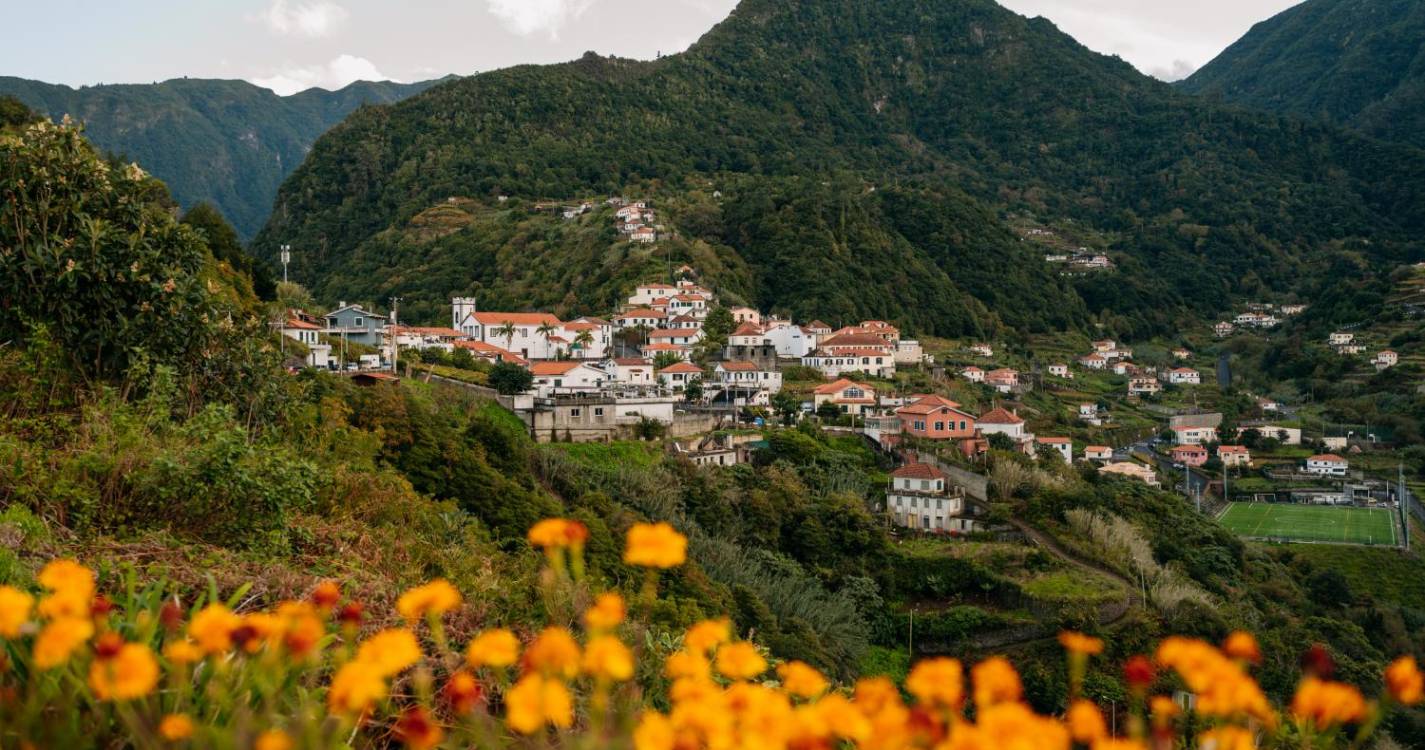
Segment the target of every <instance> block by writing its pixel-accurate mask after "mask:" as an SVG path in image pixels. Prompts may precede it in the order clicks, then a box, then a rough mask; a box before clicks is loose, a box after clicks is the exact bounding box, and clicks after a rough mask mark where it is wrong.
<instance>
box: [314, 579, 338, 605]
mask: <svg viewBox="0 0 1425 750" xmlns="http://www.w3.org/2000/svg"><path fill="white" fill-rule="evenodd" d="M340 601H341V587H340V586H338V585H337V584H336V581H322V582H321V583H319V584H317V586H316V588H314V589H312V604H314V605H316V606H317V607H320V608H322V609H324V610H328V611H330V610H331V609H332V608H333V607H335V606H336V605H337V603H338V602H340Z"/></svg>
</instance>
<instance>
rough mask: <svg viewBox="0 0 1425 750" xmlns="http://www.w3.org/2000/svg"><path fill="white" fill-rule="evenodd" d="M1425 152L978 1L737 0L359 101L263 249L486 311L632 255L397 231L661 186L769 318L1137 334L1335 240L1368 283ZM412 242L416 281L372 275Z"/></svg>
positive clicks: (299, 180)
mask: <svg viewBox="0 0 1425 750" xmlns="http://www.w3.org/2000/svg"><path fill="white" fill-rule="evenodd" d="M495 102H499V104H498V105H496V104H495ZM1422 168H1425V154H1422V153H1420V152H1417V151H1413V150H1408V149H1404V148H1400V147H1394V146H1389V145H1385V144H1379V143H1375V142H1371V141H1368V140H1366V139H1363V138H1360V137H1358V136H1354V135H1351V134H1347V133H1343V132H1340V131H1337V130H1333V129H1331V128H1329V127H1325V126H1319V125H1311V124H1304V123H1301V122H1299V121H1290V120H1284V119H1280V118H1277V117H1273V116H1268V115H1259V114H1252V113H1248V112H1244V111H1240V110H1237V109H1228V108H1224V107H1221V106H1219V105H1215V104H1212V103H1209V102H1206V101H1204V100H1201V99H1197V98H1193V97H1188V96H1185V95H1182V94H1180V93H1177V92H1175V91H1174V90H1173V89H1172V88H1171V87H1169V86H1166V85H1164V84H1161V83H1158V82H1155V81H1153V80H1151V79H1148V78H1146V77H1144V76H1142V75H1139V74H1138V73H1137V72H1135V71H1134V70H1133V69H1132V68H1131V67H1130V66H1128V65H1127V64H1125V63H1123V62H1121V61H1117V60H1112V59H1109V58H1105V57H1102V56H1099V55H1096V54H1093V53H1091V52H1089V51H1088V50H1086V49H1084V48H1083V47H1081V46H1080V45H1078V44H1077V43H1075V42H1074V41H1073V40H1072V39H1070V38H1069V37H1068V36H1066V35H1064V34H1062V33H1060V32H1059V31H1058V30H1056V29H1055V28H1054V27H1053V26H1052V25H1051V24H1049V23H1048V22H1046V21H1043V20H1028V19H1025V18H1022V17H1020V16H1018V15H1016V14H1013V13H1011V12H1009V11H1006V10H1004V9H1003V8H1000V7H999V6H997V5H995V4H994V3H992V2H990V1H989V0H956V1H955V2H945V3H927V2H918V1H916V0H896V1H895V2H884V3H872V4H867V3H855V2H850V0H799V1H797V2H778V3H774V2H767V1H766V0H747V1H746V2H744V3H743V4H742V5H741V6H740V7H739V8H738V9H737V10H736V11H734V13H733V14H732V16H731V17H730V18H729V19H728V20H726V21H725V22H723V23H722V24H720V25H719V26H717V27H716V28H715V29H713V30H712V31H711V32H710V33H709V34H707V35H706V36H705V37H704V38H703V39H702V40H701V41H699V42H698V43H697V44H696V45H694V46H693V48H692V49H691V50H689V51H688V52H687V53H685V54H681V55H677V56H672V57H667V58H663V59H661V60H658V61H656V62H649V63H640V62H631V61H627V60H619V59H603V58H599V57H596V56H586V57H585V58H584V59H581V60H579V61H577V62H574V63H569V64H566V65H558V66H545V67H533V66H526V67H519V68H514V69H510V70H504V71H497V72H493V73H487V74H483V75H479V76H475V77H472V78H469V79H465V80H462V81H458V82H454V83H452V84H450V85H446V86H442V87H439V88H438V89H434V90H432V91H429V92H426V93H425V94H423V95H420V96H417V97H413V98H411V99H408V100H406V101H404V102H401V103H399V104H396V105H393V106H390V107H373V108H367V109H364V110H362V111H361V112H359V113H356V114H355V115H354V116H353V117H351V118H349V119H348V121H347V122H345V123H343V125H342V126H340V127H338V128H336V129H334V130H333V131H332V132H330V133H329V134H328V135H327V136H325V137H323V138H322V139H320V140H319V141H318V143H317V145H316V146H315V148H314V150H313V153H312V155H311V157H310V158H309V159H308V161H307V162H306V163H305V164H304V165H303V166H302V167H301V168H300V169H299V170H298V171H297V172H296V173H294V175H293V176H292V178H291V179H289V180H288V182H287V183H286V185H285V186H284V188H283V190H282V191H281V193H280V195H279V199H278V208H277V212H276V214H275V216H274V217H273V220H272V221H271V223H270V224H269V225H268V227H267V228H266V229H265V230H264V232H263V233H262V234H261V235H260V236H259V238H258V240H257V242H256V247H255V251H256V254H257V255H258V256H259V257H262V258H267V259H270V258H272V257H274V255H275V250H276V247H277V245H278V244H279V243H282V242H291V243H295V244H297V245H298V246H300V247H302V248H304V249H306V248H310V249H311V250H310V251H308V252H305V253H304V254H303V256H302V259H301V264H300V265H299V266H298V267H297V269H296V273H298V275H299V277H300V278H302V280H303V281H304V282H306V283H308V284H309V285H311V286H312V287H313V288H314V290H315V291H316V292H317V293H318V294H319V295H326V294H327V293H328V292H333V291H335V290H337V289H340V290H342V292H343V294H344V295H345V296H346V297H347V298H352V297H357V296H360V297H362V298H366V299H371V298H375V297H377V296H379V295H380V294H383V293H384V292H385V290H386V289H388V288H395V286H396V285H409V286H421V287H424V288H428V289H429V288H434V289H433V290H432V292H431V294H434V293H436V290H439V293H441V294H442V295H447V294H449V293H454V292H460V291H468V290H488V294H490V295H491V296H492V297H494V298H496V299H500V300H504V299H508V298H509V297H511V296H515V295H507V294H506V293H505V291H504V290H505V289H507V288H508V287H507V284H508V283H510V282H509V281H508V278H507V277H508V276H510V269H511V267H516V268H518V269H519V270H521V271H523V273H516V274H515V275H516V276H517V277H518V280H517V281H516V282H515V283H516V284H518V285H519V286H518V287H517V288H528V287H529V286H530V284H529V280H533V279H537V280H538V281H539V282H540V284H539V285H541V286H545V287H548V288H549V289H550V291H549V292H548V293H549V294H565V293H568V294H571V295H572V296H573V297H574V298H575V299H582V298H583V297H585V296H589V297H591V301H590V302H589V303H588V304H590V305H593V304H596V303H597V302H602V301H603V299H604V298H606V297H607V295H606V294H603V293H602V291H601V290H602V287H600V286H596V285H591V284H581V283H579V280H578V279H569V278H566V277H567V276H568V275H570V274H573V273H576V272H577V273H583V274H584V275H585V276H586V277H591V278H592V279H597V280H600V281H602V280H605V279H608V278H610V277H619V276H622V277H627V276H634V275H643V274H646V273H647V271H646V270H641V269H643V265H642V264H643V263H644V260H645V258H643V257H642V256H640V255H639V254H637V253H633V252H632V251H628V253H627V254H628V255H629V256H630V259H629V260H625V258H624V257H623V256H624V254H625V248H624V247H623V246H622V244H621V243H619V242H617V239H616V237H615V236H614V235H613V234H612V232H611V230H610V231H608V232H606V233H605V234H604V235H603V236H600V237H590V238H588V242H587V244H582V243H581V244H579V247H580V248H586V249H578V250H572V251H570V254H569V256H568V258H569V262H567V263H566V262H558V263H539V264H525V265H521V264H519V263H518V261H514V260H504V259H502V258H501V257H500V256H501V255H502V254H503V256H504V257H505V258H508V257H515V258H518V257H519V256H520V255H521V254H522V253H523V252H525V249H526V247H534V248H535V249H536V252H540V253H542V254H543V256H544V257H559V255H558V253H559V251H558V250H557V249H554V244H555V243H556V242H557V240H558V238H559V237H560V235H559V234H558V233H557V230H555V229H553V228H552V227H550V226H548V225H547V224H539V225H536V226H534V227H530V229H531V230H532V234H531V236H527V237H524V238H514V237H512V236H511V235H510V233H509V232H505V233H503V234H502V237H505V238H506V240H491V239H487V238H485V237H483V236H480V235H482V234H483V230H484V229H485V225H484V224H481V223H477V224H475V225H472V226H469V227H468V228H467V227H465V226H464V225H463V224H461V223H459V222H457V223H456V224H455V225H454V226H452V227H448V228H447V230H448V232H449V233H448V235H446V236H445V237H444V238H443V239H440V240H436V241H435V242H432V243H430V244H421V243H419V242H415V241H413V240H412V239H411V237H410V235H411V232H412V231H413V229H416V228H419V227H420V226H423V225H425V223H426V222H427V221H428V220H429V219H430V218H431V215H430V214H429V213H427V212H429V211H432V210H437V209H440V208H441V207H443V206H445V205H458V204H461V203H462V202H463V201H467V200H468V201H471V202H473V203H474V204H476V205H483V206H493V205H505V206H507V207H508V206H509V205H510V204H512V203H513V202H514V200H515V199H524V200H533V199H539V198H555V199H564V200H576V199H584V198H598V197H601V196H605V195H608V194H618V193H628V194H630V195H637V196H645V197H649V198H652V199H653V200H654V201H655V203H657V204H660V205H663V204H666V205H667V206H668V210H667V211H666V212H665V214H664V218H666V219H667V221H668V223H669V226H670V229H672V230H673V231H676V232H677V233H679V234H680V235H681V237H682V239H683V241H685V242H687V243H692V244H696V243H699V242H705V243H708V245H709V246H710V249H709V250H707V251H704V253H703V254H704V256H711V255H716V256H717V257H720V258H722V259H723V262H722V264H721V265H722V266H723V267H725V268H726V269H727V272H726V273H722V272H720V269H714V270H715V271H718V272H716V273H713V272H710V274H709V275H711V276H713V278H712V283H714V284H716V285H719V286H727V287H731V288H733V289H736V290H738V291H740V292H741V293H742V294H744V295H745V296H746V297H747V298H748V299H749V300H750V301H752V302H754V303H757V304H759V305H762V306H768V307H770V306H778V305H780V306H784V307H786V308H788V309H792V310H795V311H797V312H799V313H801V314H805V315H815V316H819V317H826V318H831V317H838V316H842V315H851V314H861V313H869V312H872V311H875V312H879V313H880V314H881V315H884V316H886V317H891V318H897V319H903V320H906V321H909V322H913V323H914V325H913V326H911V325H910V323H908V324H907V326H908V327H913V328H915V329H917V330H924V331H928V332H932V333H946V334H956V333H967V334H968V333H975V332H976V331H977V330H979V329H981V328H984V327H991V326H993V325H994V324H995V317H996V316H997V317H998V319H999V320H1000V321H1007V320H1013V322H1014V324H1015V325H1018V326H1022V327H1029V328H1033V327H1042V328H1050V327H1057V326H1071V325H1079V324H1082V322H1083V321H1084V320H1085V317H1086V315H1099V316H1101V317H1102V318H1103V319H1104V320H1106V321H1108V322H1110V323H1111V325H1112V327H1113V328H1115V329H1118V332H1119V333H1120V335H1130V334H1131V335H1142V334H1147V333H1152V332H1161V331H1167V330H1173V329H1174V328H1176V327H1177V326H1178V325H1179V322H1180V319H1181V317H1182V315H1183V314H1192V313H1194V312H1198V313H1202V314H1208V313H1211V314H1216V313H1217V312H1218V311H1220V310H1221V309H1223V308H1224V307H1226V306H1227V305H1228V304H1229V303H1230V302H1231V301H1232V300H1234V299H1236V298H1239V297H1240V296H1242V295H1245V294H1249V293H1250V294H1259V293H1273V292H1284V291H1286V290H1288V289H1292V288H1295V287H1296V286H1298V284H1299V283H1301V282H1302V280H1303V278H1306V279H1314V278H1320V277H1322V276H1324V273H1325V271H1326V258H1328V257H1329V256H1330V254H1331V253H1332V252H1333V248H1334V247H1335V246H1334V245H1333V244H1332V242H1334V241H1341V240H1349V239H1351V238H1359V239H1361V240H1368V241H1369V243H1370V252H1369V254H1368V256H1367V259H1368V260H1369V261H1370V264H1369V268H1368V269H1367V270H1368V272H1372V273H1374V272H1377V271H1379V270H1380V269H1381V268H1383V267H1387V266H1391V265H1394V264H1395V263H1397V262H1398V261H1399V260H1401V259H1402V258H1408V257H1416V256H1418V255H1419V254H1420V248H1419V246H1418V241H1417V240H1416V239H1415V236H1418V233H1416V234H1415V235H1412V232H1414V231H1415V230H1416V229H1418V228H1419V227H1420V226H1421V225H1422V222H1425V209H1422V206H1425V194H1422V192H1421V190H1422V188H1421V185H1420V183H1419V180H1418V179H1416V175H1417V174H1418V173H1419V172H1420V171H1421V170H1422ZM717 193H720V194H721V196H722V197H721V198H717V197H715V196H716V194H717ZM503 195H508V196H511V198H512V200H511V201H510V202H509V203H506V204H497V203H496V201H495V198H496V197H497V196H503ZM452 198H453V199H454V200H455V203H454V204H451V203H449V200H450V199H452ZM511 210H512V209H511ZM1008 212H1013V213H1014V215H1015V216H1016V217H1020V218H1021V219H1022V220H1024V221H1026V222H1028V223H1029V224H1031V225H1038V226H1049V227H1056V226H1059V225H1060V224H1064V223H1074V224H1076V225H1078V226H1082V227H1086V228H1090V229H1092V230H1093V234H1094V235H1095V236H1096V237H1099V238H1100V241H1101V243H1102V245H1104V246H1106V248H1107V249H1108V250H1109V251H1110V253H1111V254H1112V255H1113V256H1115V257H1116V258H1117V259H1118V260H1119V261H1120V264H1121V265H1120V270H1119V271H1118V272H1116V273H1109V274H1100V275H1095V276H1092V277H1089V278H1087V279H1082V280H1078V281H1075V282H1072V284H1066V283H1065V282H1061V281H1060V280H1059V279H1058V278H1051V277H1053V276H1055V274H1054V273H1053V272H1051V271H1049V270H1048V269H1047V268H1046V267H1045V266H1046V264H1044V263H1043V262H1042V259H1039V258H1037V257H1036V256H1037V254H1038V253H1040V252H1042V251H1039V250H1038V249H1037V246H1036V245H1033V244H1031V243H1021V242H1017V241H1015V240H1013V239H1011V238H1009V237H1008V236H1007V235H1006V234H1005V232H1004V230H1003V229H1001V228H1000V224H1001V217H1002V216H1007V215H1008ZM587 220H588V217H585V218H584V219H581V221H587ZM516 224H522V222H516ZM604 226H607V224H605V225H604ZM600 229H602V228H600ZM466 235H475V236H469V237H467V236H466ZM427 236H428V235H427ZM496 242H499V243H500V244H496ZM721 245H726V246H728V247H730V248H732V250H734V251H735V256H736V257H735V258H733V257H728V256H727V255H726V254H720V253H718V252H716V250H715V248H717V247H718V246H721ZM546 247H547V248H548V249H541V248H546ZM447 249H449V252H447ZM660 250H661V248H660ZM596 252H602V253H604V254H603V255H602V256H595V253H596ZM672 252H673V253H674V254H675V256H676V255H679V254H681V255H683V257H693V253H694V252H695V251H694V250H692V249H688V248H684V247H682V246H679V245H676V244H675V245H674V246H672ZM412 256H413V257H415V258H417V259H421V260H422V261H423V263H422V264H421V265H420V266H419V269H420V273H415V272H411V273H402V274H401V275H400V277H399V278H396V279H393V278H392V274H390V273H387V272H386V271H388V270H389V269H394V268H398V267H399V268H401V269H402V270H403V271H405V270H407V269H408V268H409V267H407V266H405V265H404V260H405V259H406V258H407V257H412ZM593 257H602V260H603V262H602V263H601V264H599V265H597V266H595V265H589V260H590V259H591V258H593ZM454 258H458V259H459V260H458V261H457V260H453V259H454ZM526 266H529V267H532V268H533V269H535V270H532V271H531V270H527V269H526ZM378 269H379V270H380V271H381V272H378ZM576 269H577V271H576ZM809 269H811V270H809ZM978 269H984V270H978ZM569 281H574V282H575V283H574V284H573V285H572V286H569V287H561V286H560V284H561V282H569ZM868 285H869V286H868ZM887 287H890V288H893V289H894V290H895V293H894V294H890V295H887V294H886V293H885V291H883V290H884V289H885V288H887ZM922 288H924V289H925V290H927V291H922ZM828 289H834V290H836V291H837V294H827V293H826V291H827V290H828ZM852 290H855V292H854V293H853V291H852ZM1026 290H1030V291H1029V293H1030V294H1032V295H1033V296H1032V297H1030V298H1029V299H1027V300H1026V299H1021V297H1022V296H1023V295H1024V294H1025V292H1026ZM403 291H404V290H403ZM358 292H359V293H360V294H358ZM591 292H592V293H593V294H589V293H591ZM970 297H975V298H976V299H970ZM931 298H933V300H934V303H933V306H932V309H931V310H925V309H923V308H924V307H925V305H926V303H927V300H929V299H931ZM515 299H516V301H518V300H519V299H521V298H519V297H518V296H515ZM977 300H978V301H977ZM537 301H539V300H535V299H531V300H529V302H530V303H533V302H537ZM981 305H983V307H984V309H986V310H987V311H988V313H990V314H988V315H987V314H985V312H984V310H982V309H981Z"/></svg>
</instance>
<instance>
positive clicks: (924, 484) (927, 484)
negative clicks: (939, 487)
mask: <svg viewBox="0 0 1425 750" xmlns="http://www.w3.org/2000/svg"><path fill="white" fill-rule="evenodd" d="M920 489H922V490H928V489H930V482H929V481H928V480H925V479H922V480H920Z"/></svg>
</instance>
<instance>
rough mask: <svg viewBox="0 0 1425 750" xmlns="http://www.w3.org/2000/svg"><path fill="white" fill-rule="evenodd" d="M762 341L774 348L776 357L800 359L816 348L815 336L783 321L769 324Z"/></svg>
mask: <svg viewBox="0 0 1425 750" xmlns="http://www.w3.org/2000/svg"><path fill="white" fill-rule="evenodd" d="M762 339H763V340H765V341H767V342H768V343H770V344H771V345H772V346H774V347H776V349H777V356H778V357H788V358H796V359H801V358H802V357H805V356H806V355H808V354H810V353H811V351H812V350H813V349H815V348H816V334H813V333H812V332H811V331H809V330H807V329H806V328H803V327H802V326H799V325H796V324H795V323H791V322H789V321H785V320H779V321H777V322H776V323H773V324H771V327H769V328H767V329H766V330H764V331H763V332H762Z"/></svg>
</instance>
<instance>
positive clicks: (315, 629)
mask: <svg viewBox="0 0 1425 750" xmlns="http://www.w3.org/2000/svg"><path fill="white" fill-rule="evenodd" d="M278 614H279V616H282V617H283V618H284V623H285V628H284V631H283V633H282V645H283V646H284V647H285V648H286V649H287V653H289V654H291V655H292V656H293V657H296V658H298V659H302V658H305V657H307V656H311V655H312V654H314V653H316V651H317V648H318V646H320V645H321V642H322V638H323V637H325V636H326V634H327V630H326V626H325V625H323V624H322V621H321V619H320V618H318V617H317V615H316V614H315V613H314V612H313V611H311V609H310V608H308V607H306V605H299V606H295V607H292V608H291V610H290V611H284V610H283V609H279V610H278Z"/></svg>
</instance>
